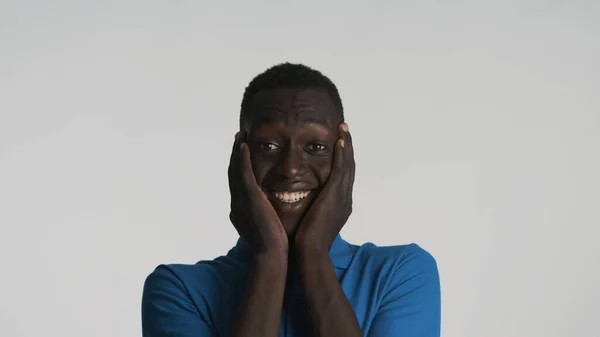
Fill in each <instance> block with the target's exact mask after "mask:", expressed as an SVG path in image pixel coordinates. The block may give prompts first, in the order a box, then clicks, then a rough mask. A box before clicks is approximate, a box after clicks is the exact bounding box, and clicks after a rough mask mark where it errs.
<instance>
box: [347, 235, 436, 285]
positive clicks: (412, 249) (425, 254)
mask: <svg viewBox="0 0 600 337" xmlns="http://www.w3.org/2000/svg"><path fill="white" fill-rule="evenodd" d="M351 247H352V249H353V250H354V259H353V260H354V261H353V264H358V265H361V266H363V268H364V267H365V266H371V267H372V268H369V269H372V270H378V272H379V274H380V276H382V277H385V278H386V279H387V280H388V281H391V282H394V281H395V282H402V280H407V279H410V278H413V277H419V279H421V280H422V281H424V282H425V281H431V282H438V278H439V275H438V266H437V261H436V259H435V258H434V256H433V255H432V254H431V253H430V252H429V251H427V250H425V249H424V248H422V247H421V246H419V245H418V244H416V243H411V244H406V245H395V246H377V245H375V244H373V243H365V244H363V245H360V246H357V245H351Z"/></svg>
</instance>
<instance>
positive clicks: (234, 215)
mask: <svg viewBox="0 0 600 337" xmlns="http://www.w3.org/2000/svg"><path fill="white" fill-rule="evenodd" d="M228 175H229V191H230V192H231V212H230V213H229V219H230V220H231V223H232V224H233V226H234V227H235V229H236V230H237V232H238V233H239V234H240V236H241V237H242V238H243V239H244V240H245V241H246V243H248V245H249V246H250V248H251V249H252V251H253V252H254V254H262V253H268V252H273V251H276V252H282V251H283V252H285V253H287V251H288V238H287V234H286V232H285V229H284V228H283V225H282V224H281V221H280V220H279V217H278V216H277V213H276V212H275V209H274V208H273V206H272V205H271V203H270V202H269V200H268V199H267V196H266V195H265V194H264V193H263V191H262V190H261V188H260V187H259V186H258V183H257V182H256V178H255V176H254V172H253V170H252V163H251V160H250V148H249V147H248V144H247V143H246V142H245V135H244V133H243V132H238V133H237V134H236V137H235V142H234V144H233V150H232V151H231V161H230V163H229V170H228Z"/></svg>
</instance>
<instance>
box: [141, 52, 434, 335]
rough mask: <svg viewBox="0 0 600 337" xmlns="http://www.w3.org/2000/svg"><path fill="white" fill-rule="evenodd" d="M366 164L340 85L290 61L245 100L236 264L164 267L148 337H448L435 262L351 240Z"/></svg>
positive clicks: (151, 302) (235, 201) (150, 293)
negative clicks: (348, 229)
mask: <svg viewBox="0 0 600 337" xmlns="http://www.w3.org/2000/svg"><path fill="white" fill-rule="evenodd" d="M353 183H354V156H353V147H352V139H351V137H350V132H349V128H348V124H346V123H345V122H344V112H343V106H342V102H341V99H340V96H339V94H338V91H337V89H336V87H335V85H334V84H333V83H332V82H331V81H330V80H329V79H328V78H327V77H325V76H324V75H323V74H321V73H320V72H318V71H316V70H314V69H311V68H309V67H306V66H303V65H297V64H289V63H285V64H280V65H277V66H274V67H272V68H270V69H268V70H266V71H265V72H264V73H262V74H260V75H258V76H257V77H256V78H254V79H253V80H252V81H251V82H250V84H249V85H248V87H247V88H246V92H245V93H244V97H243V100H242V105H241V113H240V132H239V133H238V134H237V135H236V136H235V141H234V145H233V150H232V154H231V162H230V166H229V188H230V192H231V213H230V220H231V222H232V223H233V225H234V226H235V228H236V229H237V231H238V233H239V234H240V240H239V241H238V243H237V245H236V246H235V247H234V248H232V249H231V250H230V251H229V253H228V254H227V255H225V256H221V257H219V258H217V259H215V260H212V261H200V262H198V263H197V264H195V265H161V266H159V267H158V268H156V269H155V270H154V272H152V273H151V274H150V276H148V278H147V280H146V283H145V286H144V295H143V299H142V325H143V335H144V336H145V337H167V336H168V337H192V336H195V337H209V336H210V337H221V336H223V337H225V336H232V337H246V336H248V337H250V336H251V337H271V336H273V337H274V336H336V337H338V336H342V337H354V336H357V337H358V336H369V337H392V336H393V337H439V335H440V283H439V277H438V270H437V265H436V262H435V260H434V258H433V257H432V256H431V255H430V254H428V253H427V252H426V251H425V250H423V249H422V248H420V247H419V246H417V245H415V244H411V245H404V246H392V247H378V246H375V245H373V244H364V245H362V246H357V245H352V244H349V243H347V242H345V241H344V240H343V239H342V238H341V237H340V236H339V232H340V230H341V229H342V227H343V226H344V224H345V223H346V221H347V220H348V217H349V216H350V213H351V212H352V186H353Z"/></svg>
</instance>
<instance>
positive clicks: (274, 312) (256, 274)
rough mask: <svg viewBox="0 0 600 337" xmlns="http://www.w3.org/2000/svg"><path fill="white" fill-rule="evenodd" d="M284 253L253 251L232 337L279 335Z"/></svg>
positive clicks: (284, 274)
mask: <svg viewBox="0 0 600 337" xmlns="http://www.w3.org/2000/svg"><path fill="white" fill-rule="evenodd" d="M286 276H287V254H278V253H274V254H271V253H268V254H261V255H256V256H255V257H254V259H253V266H252V270H251V272H250V279H249V287H248V290H247V293H246V296H245V298H244V299H243V300H242V303H240V308H239V309H238V310H239V312H238V317H237V320H236V322H235V325H234V327H233V332H232V337H246V336H247V337H256V336H264V337H269V336H273V337H276V336H279V326H280V319H281V310H282V306H283V294H284V290H285V280H286Z"/></svg>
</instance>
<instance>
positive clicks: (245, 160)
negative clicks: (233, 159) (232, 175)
mask: <svg viewBox="0 0 600 337" xmlns="http://www.w3.org/2000/svg"><path fill="white" fill-rule="evenodd" d="M240 149H241V167H240V169H241V171H242V180H243V183H244V185H245V186H246V188H247V189H248V192H250V193H257V192H260V187H259V186H258V183H257V182H256V177H255V176H254V170H253V169H252V159H251V158H250V148H249V147H248V143H242V144H241V146H240Z"/></svg>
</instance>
